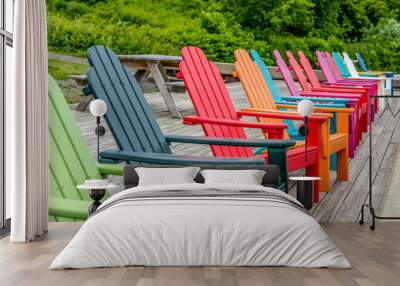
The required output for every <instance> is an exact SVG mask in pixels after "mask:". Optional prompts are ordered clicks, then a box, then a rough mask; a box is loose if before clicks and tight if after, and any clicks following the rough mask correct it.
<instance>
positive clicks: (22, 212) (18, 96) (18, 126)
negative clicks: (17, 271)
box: [6, 0, 48, 242]
mask: <svg viewBox="0 0 400 286" xmlns="http://www.w3.org/2000/svg"><path fill="white" fill-rule="evenodd" d="M45 7H46V5H45V0H17V1H16V2H15V18H14V49H13V50H14V71H13V91H14V92H13V93H12V94H11V97H8V98H6V107H7V110H6V122H7V123H6V150H7V151H6V166H7V172H6V187H7V188H10V190H11V194H12V195H11V202H12V203H11V237H10V241H12V242H27V241H31V240H33V239H35V237H36V236H40V235H42V234H43V233H44V232H46V231H47V222H48V218H47V213H48V207H47V192H48V174H47V170H48V150H47V149H48V148H47V30H46V9H45Z"/></svg>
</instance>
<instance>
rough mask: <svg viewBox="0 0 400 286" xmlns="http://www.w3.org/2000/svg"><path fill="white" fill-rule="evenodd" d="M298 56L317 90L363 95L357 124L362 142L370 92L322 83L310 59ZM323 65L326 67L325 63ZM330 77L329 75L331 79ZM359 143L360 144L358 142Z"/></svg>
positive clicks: (366, 121) (312, 85)
mask: <svg viewBox="0 0 400 286" xmlns="http://www.w3.org/2000/svg"><path fill="white" fill-rule="evenodd" d="M298 56H299V61H300V64H301V67H302V69H303V71H304V72H305V74H306V75H307V78H308V81H309V83H310V84H311V87H312V88H313V89H315V90H318V89H319V88H330V89H332V91H334V92H341V91H343V92H347V93H360V94H363V97H362V100H361V103H360V104H359V106H358V112H357V114H358V121H359V122H360V124H357V126H356V128H357V129H356V135H358V136H357V139H358V140H357V141H360V140H361V139H362V132H363V131H367V130H368V98H369V95H368V90H367V89H366V88H362V87H360V88H355V87H350V88H347V87H346V86H343V85H336V84H334V83H328V82H324V83H320V81H319V79H318V77H317V75H316V73H315V72H314V70H313V68H312V66H311V63H310V61H309V60H308V58H307V57H306V56H305V55H304V53H303V52H302V51H298ZM322 65H325V63H323V64H322ZM329 76H330V75H328V77H329ZM357 143H358V142H357Z"/></svg>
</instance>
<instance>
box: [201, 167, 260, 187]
mask: <svg viewBox="0 0 400 286" xmlns="http://www.w3.org/2000/svg"><path fill="white" fill-rule="evenodd" d="M200 173H201V175H202V176H203V177H204V183H205V184H213V183H226V184H229V183H233V184H245V185H261V182H262V179H263V177H264V175H265V171H262V170H211V169H210V170H202V171H201V172H200Z"/></svg>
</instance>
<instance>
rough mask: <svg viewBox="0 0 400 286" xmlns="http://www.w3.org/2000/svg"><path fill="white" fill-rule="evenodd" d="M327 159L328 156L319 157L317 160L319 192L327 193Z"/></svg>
mask: <svg viewBox="0 0 400 286" xmlns="http://www.w3.org/2000/svg"><path fill="white" fill-rule="evenodd" d="M329 157H330V156H326V157H324V156H320V159H319V176H320V177H321V181H320V182H319V191H320V192H329V177H330V171H329V161H330V160H329Z"/></svg>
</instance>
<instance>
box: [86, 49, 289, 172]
mask: <svg viewBox="0 0 400 286" xmlns="http://www.w3.org/2000/svg"><path fill="white" fill-rule="evenodd" d="M88 59H89V63H90V69H89V71H88V73H87V77H88V87H87V88H85V89H84V93H85V94H93V95H94V96H95V97H96V98H99V99H102V100H104V101H105V102H106V104H107V106H108V109H107V113H106V114H105V119H106V121H107V123H108V125H109V126H110V129H111V131H112V134H113V136H114V138H115V140H116V142H117V144H118V147H119V149H120V150H109V151H103V152H101V154H100V157H101V160H102V161H104V162H110V161H127V162H134V163H139V164H157V165H162V164H168V165H207V164H212V165H243V166H246V165H247V166H248V165H259V164H264V163H265V161H264V160H263V159H262V158H259V157H249V158H223V157H204V156H203V157H200V156H179V155H175V154H172V152H171V149H170V146H169V144H170V143H171V142H180V143H190V144H206V145H214V146H218V145H219V146H236V147H232V148H238V149H240V148H242V147H244V146H247V147H268V148H276V150H277V151H278V150H279V152H278V153H277V155H271V157H270V158H269V159H270V162H272V161H273V162H275V164H276V165H279V167H280V171H281V177H282V178H287V172H286V170H287V169H286V160H287V158H286V149H287V148H288V147H290V146H293V145H294V144H295V142H294V141H291V140H249V139H239V138H210V137H193V136H171V135H164V134H163V133H162V132H161V129H160V127H159V125H158V123H157V122H156V120H155V118H154V116H153V114H152V111H151V108H150V106H149V105H148V103H147V102H146V99H145V97H144V94H143V91H142V89H141V88H140V86H139V84H138V82H137V81H136V79H135V78H134V77H133V75H132V74H131V72H129V71H128V69H127V68H125V67H124V66H123V65H122V64H121V63H120V61H119V60H118V57H117V56H116V55H115V54H114V53H113V52H112V51H111V49H109V48H106V47H104V46H94V47H91V48H89V50H88ZM232 123H234V122H230V123H229V124H232ZM210 124H214V123H213V122H210ZM224 124H225V125H226V124H228V123H222V125H224ZM220 125H221V122H220ZM219 128H220V127H219ZM271 154H272V152H271Z"/></svg>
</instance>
